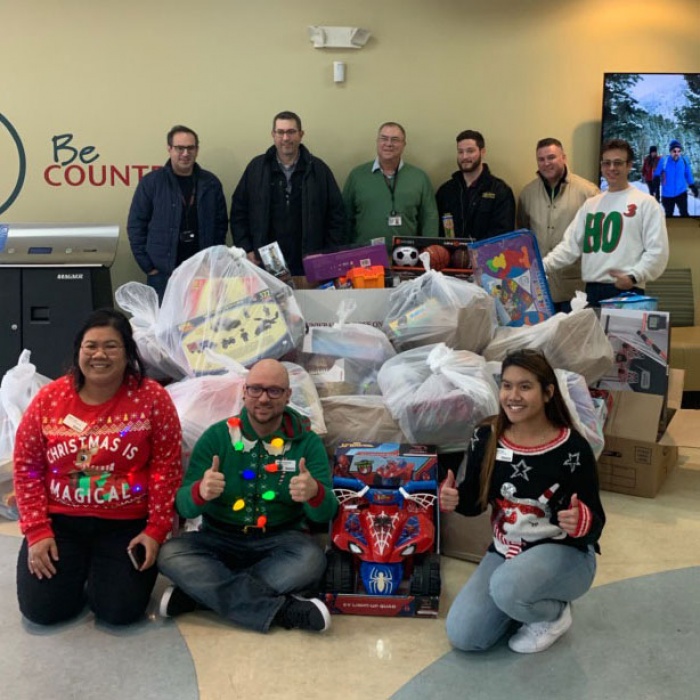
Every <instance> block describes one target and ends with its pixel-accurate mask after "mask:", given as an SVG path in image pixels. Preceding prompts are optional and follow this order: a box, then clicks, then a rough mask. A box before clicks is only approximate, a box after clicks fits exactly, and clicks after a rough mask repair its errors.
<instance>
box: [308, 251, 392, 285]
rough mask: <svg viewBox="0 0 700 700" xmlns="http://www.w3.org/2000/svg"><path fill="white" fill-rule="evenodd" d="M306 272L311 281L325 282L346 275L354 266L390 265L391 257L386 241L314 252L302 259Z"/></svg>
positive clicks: (386, 266)
mask: <svg viewBox="0 0 700 700" xmlns="http://www.w3.org/2000/svg"><path fill="white" fill-rule="evenodd" d="M302 264H303V265H304V274H305V275H306V279H307V280H308V281H309V282H325V281H326V280H333V279H336V278H337V277H345V276H346V275H347V273H348V270H350V269H351V268H353V267H372V266H374V265H380V266H381V267H385V268H388V267H389V257H388V255H387V252H386V245H385V244H384V242H381V243H377V244H374V245H365V246H360V247H358V248H348V249H347V250H339V251H337V252H335V253H314V254H313V255H307V256H306V257H305V258H303V260H302Z"/></svg>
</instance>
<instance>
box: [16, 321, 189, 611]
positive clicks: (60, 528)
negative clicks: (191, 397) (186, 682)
mask: <svg viewBox="0 0 700 700" xmlns="http://www.w3.org/2000/svg"><path fill="white" fill-rule="evenodd" d="M144 375H145V372H144V366H143V363H142V361H141V358H140V357H139V355H138V350H137V348H136V343H135V342H134V339H133V336H132V333H131V326H130V324H129V320H128V319H127V317H126V316H124V314H122V313H121V312H119V311H116V310H114V309H101V310H99V311H95V312H94V313H92V314H91V315H90V317H89V318H88V319H87V321H86V322H85V324H84V326H83V327H82V329H81V330H80V331H79V332H78V335H77V336H76V338H75V341H74V348H73V365H72V368H71V370H70V371H69V372H68V374H66V375H65V376H63V377H61V378H59V379H57V380H55V381H53V382H51V384H49V385H48V386H45V387H44V388H42V389H41V390H40V391H39V393H38V394H37V396H36V397H35V398H34V400H33V401H32V403H31V404H30V406H29V408H28V409H27V412H26V413H25V415H24V416H23V418H22V422H21V423H20V426H19V428H18V429H17V438H16V442H15V453H14V468H15V489H16V493H17V505H18V508H19V513H20V526H21V528H22V533H23V534H24V536H25V537H24V541H23V542H22V547H21V549H20V553H19V559H18V562H17V597H18V600H19V607H20V610H21V612H22V614H23V615H24V616H25V617H26V618H27V619H28V620H30V621H31V622H34V623H38V624H43V625H49V624H54V623H57V622H62V621H64V620H68V619H70V618H72V617H75V616H76V615H77V614H78V613H80V612H81V610H83V608H84V607H85V604H86V602H87V604H88V605H89V607H90V608H91V609H92V611H93V612H94V613H95V616H96V617H97V618H98V619H99V620H101V621H103V622H107V623H109V624H113V625H123V624H129V623H131V622H134V621H136V620H138V619H139V618H141V617H142V616H143V614H144V612H145V609H146V606H147V604H148V600H149V597H150V595H151V591H152V589H153V585H154V584H155V580H156V576H157V570H156V567H155V566H154V564H155V561H156V557H157V555H158V549H159V547H160V544H161V543H162V542H163V541H164V540H165V538H166V536H167V534H168V532H169V531H170V529H171V525H172V518H173V503H174V496H175V491H176V489H177V487H178V486H179V484H180V479H181V470H182V465H181V458H180V433H181V431H180V423H179V420H178V416H177V412H176V410H175V407H174V405H173V403H172V401H171V399H170V396H169V395H168V393H167V392H166V391H165V390H164V389H163V388H162V387H161V386H160V385H159V384H157V383H156V382H154V381H153V380H151V379H147V378H146V377H145V376H144Z"/></svg>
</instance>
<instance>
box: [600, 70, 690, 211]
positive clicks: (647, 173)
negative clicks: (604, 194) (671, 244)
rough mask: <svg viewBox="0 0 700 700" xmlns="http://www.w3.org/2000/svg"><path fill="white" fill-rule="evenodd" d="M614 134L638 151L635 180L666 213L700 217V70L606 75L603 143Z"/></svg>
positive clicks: (601, 179)
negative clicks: (698, 71)
mask: <svg viewBox="0 0 700 700" xmlns="http://www.w3.org/2000/svg"><path fill="white" fill-rule="evenodd" d="M612 138H622V139H625V140H626V141H628V142H629V143H630V144H631V146H632V148H633V149H634V154H635V162H634V164H633V168H632V171H631V172H630V176H629V180H630V184H632V185H634V186H635V187H638V188H639V189H640V190H642V191H643V192H647V193H650V194H652V195H653V196H655V197H656V198H657V199H659V200H660V201H661V202H662V203H663V204H664V209H665V211H666V216H667V217H669V216H673V217H691V218H692V217H697V218H700V197H698V196H697V194H696V193H697V191H698V190H697V188H698V187H700V73H606V74H605V79H604V83H603V119H602V128H601V143H602V142H604V141H606V140H607V139H612ZM654 147H655V148H656V149H657V150H656V154H654V152H653V151H652V150H651V149H652V148H654ZM679 147H680V150H679ZM647 158H648V163H647V167H644V165H645V159H647ZM671 161H673V162H671ZM652 168H653V169H652ZM689 173H690V177H689V176H688V174H689ZM691 178H692V179H691ZM691 182H692V183H693V185H692V186H691ZM600 187H601V189H603V190H604V189H606V187H607V185H606V182H605V180H604V179H603V177H602V175H601V177H600ZM664 189H665V190H666V192H665V193H664ZM664 199H665V200H666V201H665V203H664Z"/></svg>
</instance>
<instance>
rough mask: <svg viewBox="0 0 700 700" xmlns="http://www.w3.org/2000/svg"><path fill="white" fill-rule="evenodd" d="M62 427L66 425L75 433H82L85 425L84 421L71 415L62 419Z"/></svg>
mask: <svg viewBox="0 0 700 700" xmlns="http://www.w3.org/2000/svg"><path fill="white" fill-rule="evenodd" d="M63 425H67V426H68V427H69V428H70V429H71V430H75V431H76V432H77V433H82V432H83V430H85V428H87V423H86V422H85V421H84V420H80V418H76V417H75V416H74V415H72V414H71V413H69V414H68V415H67V416H66V417H65V418H64V419H63Z"/></svg>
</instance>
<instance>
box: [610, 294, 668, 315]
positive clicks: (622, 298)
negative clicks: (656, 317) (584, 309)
mask: <svg viewBox="0 0 700 700" xmlns="http://www.w3.org/2000/svg"><path fill="white" fill-rule="evenodd" d="M600 306H601V307H602V308H604V309H639V310H642V311H656V310H657V309H658V308H659V301H658V299H657V298H656V297H648V296H645V295H643V294H636V293H635V292H623V293H622V294H620V295H619V296H616V297H613V298H612V299H603V300H602V301H601V302H600Z"/></svg>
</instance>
